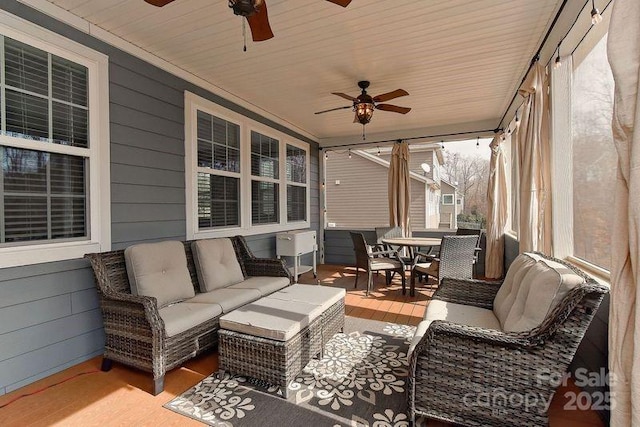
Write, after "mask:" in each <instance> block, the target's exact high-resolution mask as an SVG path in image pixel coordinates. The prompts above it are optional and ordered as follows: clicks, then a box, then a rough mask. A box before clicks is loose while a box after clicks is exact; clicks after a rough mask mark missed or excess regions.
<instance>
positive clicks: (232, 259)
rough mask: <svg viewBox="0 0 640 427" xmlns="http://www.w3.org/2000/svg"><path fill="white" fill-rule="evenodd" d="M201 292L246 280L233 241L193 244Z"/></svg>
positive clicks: (214, 240)
mask: <svg viewBox="0 0 640 427" xmlns="http://www.w3.org/2000/svg"><path fill="white" fill-rule="evenodd" d="M191 251H192V252H193V261H194V263H195V265H196V271H197V272H198V282H199V283H200V291H201V292H209V291H213V290H214V289H220V288H225V287H227V286H230V285H235V284H236V283H240V282H242V281H243V280H244V275H243V274H242V268H241V267H240V263H238V259H237V258H236V251H235V250H234V249H233V243H232V242H231V239H206V240H198V241H196V242H193V243H192V244H191Z"/></svg>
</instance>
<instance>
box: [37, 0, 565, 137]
mask: <svg viewBox="0 0 640 427" xmlns="http://www.w3.org/2000/svg"><path fill="white" fill-rule="evenodd" d="M49 1H50V2H51V3H54V4H56V5H58V6H60V7H61V8H63V9H66V10H68V11H70V12H71V13H73V14H75V15H77V16H80V17H82V18H84V19H86V20H87V21H89V22H91V23H93V24H95V25H97V26H99V27H101V28H103V29H105V30H107V31H109V32H111V33H113V34H115V35H117V36H119V37H121V38H123V39H125V40H127V41H129V42H131V43H133V44H135V45H137V46H139V47H141V48H142V49H144V50H146V51H148V52H150V53H152V54H154V55H156V56H159V57H161V58H163V59H165V60H166V61H169V62H171V63H173V64H174V65H177V66H179V67H180V68H183V69H185V70H187V71H189V72H191V73H193V74H195V75H197V76H198V77H201V78H203V79H205V80H207V81H209V82H211V83H213V84H215V85H216V86H218V87H221V88H224V89H225V90H226V91H228V92H231V93H232V94H234V95H236V96H238V97H240V98H243V99H244V100H246V101H248V102H250V103H251V104H253V105H256V106H258V107H260V108H262V109H264V110H266V111H268V112H270V113H271V114H274V115H276V116H278V117H280V118H282V119H283V120H285V121H286V122H289V123H291V124H293V125H295V126H297V127H299V128H301V129H303V130H305V131H306V132H308V133H309V134H311V135H313V136H315V137H316V138H318V139H323V138H335V137H342V136H349V135H356V134H359V133H360V132H361V131H362V127H361V126H360V125H358V124H354V123H352V119H353V113H351V112H350V111H349V110H342V111H335V112H331V113H327V114H324V115H319V116H318V115H314V114H313V113H314V112H315V111H319V110H324V109H328V108H332V107H339V106H345V105H348V104H349V101H346V102H345V100H343V99H341V98H338V97H337V96H334V95H331V92H345V93H348V94H351V95H353V96H356V95H357V94H358V93H359V89H358V88H357V82H358V81H359V80H370V81H371V87H370V89H369V93H370V94H371V95H377V94H379V93H383V92H388V91H391V90H394V89H397V88H403V89H406V90H407V91H408V92H409V93H410V96H407V97H404V98H398V99H396V100H393V101H390V103H392V104H397V105H401V106H407V107H411V108H412V111H411V112H410V113H409V114H407V115H400V114H394V113H389V112H385V111H377V112H376V113H375V114H374V117H373V119H372V121H371V123H370V124H368V125H367V133H369V134H372V133H381V132H390V131H399V132H402V131H407V130H416V129H428V128H433V127H438V126H445V125H456V124H465V123H467V124H468V123H472V122H479V121H486V120H492V121H495V125H497V124H498V121H499V119H500V117H501V115H502V113H503V112H504V110H505V109H506V108H507V104H508V102H509V101H510V100H511V97H512V95H513V94H514V91H515V90H516V89H517V86H518V84H519V83H520V79H521V78H522V76H523V73H524V72H525V70H526V69H527V67H528V65H529V62H530V60H531V57H532V56H533V54H534V53H535V51H536V49H537V47H538V45H539V43H540V41H541V40H542V38H543V37H544V34H545V31H546V29H547V28H548V26H549V25H550V22H551V21H552V20H553V17H554V15H555V13H556V12H557V9H558V8H559V4H560V3H561V1H560V0H536V1H531V0H474V1H470V0H393V1H390V0H353V1H352V3H351V5H350V6H349V7H348V8H346V9H343V8H342V7H339V6H337V5H334V4H332V3H329V2H327V1H323V0H268V11H269V18H270V22H271V27H272V29H273V31H274V33H275V38H273V39H271V40H268V41H264V42H260V43H253V42H251V40H250V33H249V29H248V27H247V33H248V38H249V41H248V51H247V52H243V50H242V46H243V41H242V19H241V18H240V17H236V16H234V15H233V13H232V11H231V10H230V9H229V8H228V6H227V1H225V0H175V1H174V2H173V3H171V4H169V5H167V6H165V7H163V8H156V7H154V6H150V5H148V4H147V3H145V2H144V1H143V0H49Z"/></svg>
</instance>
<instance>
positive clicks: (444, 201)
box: [442, 194, 453, 205]
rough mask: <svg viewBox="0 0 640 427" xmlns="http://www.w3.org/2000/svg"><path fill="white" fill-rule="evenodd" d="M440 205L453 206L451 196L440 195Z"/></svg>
mask: <svg viewBox="0 0 640 427" xmlns="http://www.w3.org/2000/svg"><path fill="white" fill-rule="evenodd" d="M442 204H443V205H453V194H443V195H442Z"/></svg>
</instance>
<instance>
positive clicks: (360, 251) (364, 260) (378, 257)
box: [350, 232, 407, 296]
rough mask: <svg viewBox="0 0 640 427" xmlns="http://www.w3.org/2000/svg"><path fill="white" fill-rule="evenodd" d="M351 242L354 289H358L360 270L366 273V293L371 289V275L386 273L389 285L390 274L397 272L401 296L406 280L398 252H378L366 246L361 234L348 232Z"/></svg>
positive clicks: (404, 290) (404, 289) (378, 250)
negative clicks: (353, 260)
mask: <svg viewBox="0 0 640 427" xmlns="http://www.w3.org/2000/svg"><path fill="white" fill-rule="evenodd" d="M350 234H351V240H352V242H353V250H354V251H355V254H356V283H355V286H354V287H355V288H357V287H358V276H359V275H360V269H363V270H364V271H366V272H367V292H366V295H367V296H369V291H370V290H371V287H372V282H373V273H374V272H379V271H384V272H385V273H386V283H387V285H389V284H390V283H391V274H392V273H393V272H397V273H399V274H400V277H401V278H402V294H403V295H404V294H405V293H406V292H407V290H406V279H405V276H404V262H403V261H402V259H401V258H400V255H399V254H398V251H397V250H395V249H391V250H380V249H377V248H374V247H372V246H370V245H368V244H367V241H366V240H365V238H364V235H363V234H362V233H356V232H350Z"/></svg>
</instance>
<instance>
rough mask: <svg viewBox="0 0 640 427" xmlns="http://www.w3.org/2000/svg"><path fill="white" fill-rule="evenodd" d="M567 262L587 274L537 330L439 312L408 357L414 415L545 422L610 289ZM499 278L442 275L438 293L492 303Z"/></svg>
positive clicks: (468, 421) (475, 421)
mask: <svg viewBox="0 0 640 427" xmlns="http://www.w3.org/2000/svg"><path fill="white" fill-rule="evenodd" d="M538 255H540V256H542V257H543V258H546V259H551V260H554V261H557V262H561V261H559V260H555V259H553V258H550V257H546V256H543V255H542V254H538ZM562 264H564V263H562ZM564 265H566V266H568V267H569V268H570V269H571V270H573V271H575V272H576V273H577V274H578V275H579V276H581V277H583V278H585V282H584V283H583V284H582V285H579V286H578V287H576V288H574V289H572V290H571V291H570V292H569V293H568V294H567V295H566V296H565V297H564V298H563V299H562V300H561V301H560V303H559V304H558V305H557V306H556V307H555V309H553V310H552V311H551V312H550V313H548V314H547V315H546V317H545V319H544V321H543V322H542V324H540V325H539V326H538V327H535V328H534V329H532V330H529V331H525V332H517V333H515V332H503V331H499V330H493V329H486V328H482V327H472V326H468V325H463V324H456V323H452V322H448V321H441V320H436V321H433V322H432V323H431V324H430V325H429V326H428V329H427V330H426V333H425V334H424V335H423V336H422V338H421V339H420V341H419V342H418V343H417V345H416V347H415V349H414V351H413V353H411V356H410V360H409V390H408V399H409V415H410V420H411V421H415V419H416V417H418V416H426V417H429V418H435V419H439V420H444V421H448V422H453V423H456V424H461V425H468V426H481V425H482V426H505V425H510V426H542V425H548V414H547V410H548V406H547V405H548V403H549V401H550V400H551V398H552V396H553V394H554V392H555V391H556V388H557V387H558V386H559V381H558V375H563V374H564V373H565V372H566V371H567V368H568V366H569V364H570V363H571V361H572V359H573V357H574V355H575V352H576V350H577V348H578V345H579V344H580V341H581V340H582V338H583V336H584V334H585V331H586V330H587V328H588V326H589V324H590V323H591V320H592V319H593V316H594V314H595V312H596V310H597V309H598V306H599V305H600V302H601V301H602V298H603V296H604V294H606V293H607V292H608V289H607V288H606V287H605V286H602V285H600V284H598V283H597V282H596V281H595V280H593V279H592V278H590V277H588V276H586V275H585V274H584V273H582V272H581V271H579V270H578V269H576V268H574V267H572V266H570V265H567V264H564ZM500 286H501V283H500V282H486V281H479V280H463V279H449V278H445V279H444V280H443V281H442V283H441V285H440V287H439V288H438V290H437V291H436V293H435V294H434V296H433V298H434V300H441V301H446V302H449V303H456V304H463V305H466V306H472V307H480V308H485V309H492V308H493V301H494V297H495V295H496V293H497V291H498V289H499V288H500ZM472 307H470V309H472ZM514 402H515V403H514Z"/></svg>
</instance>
